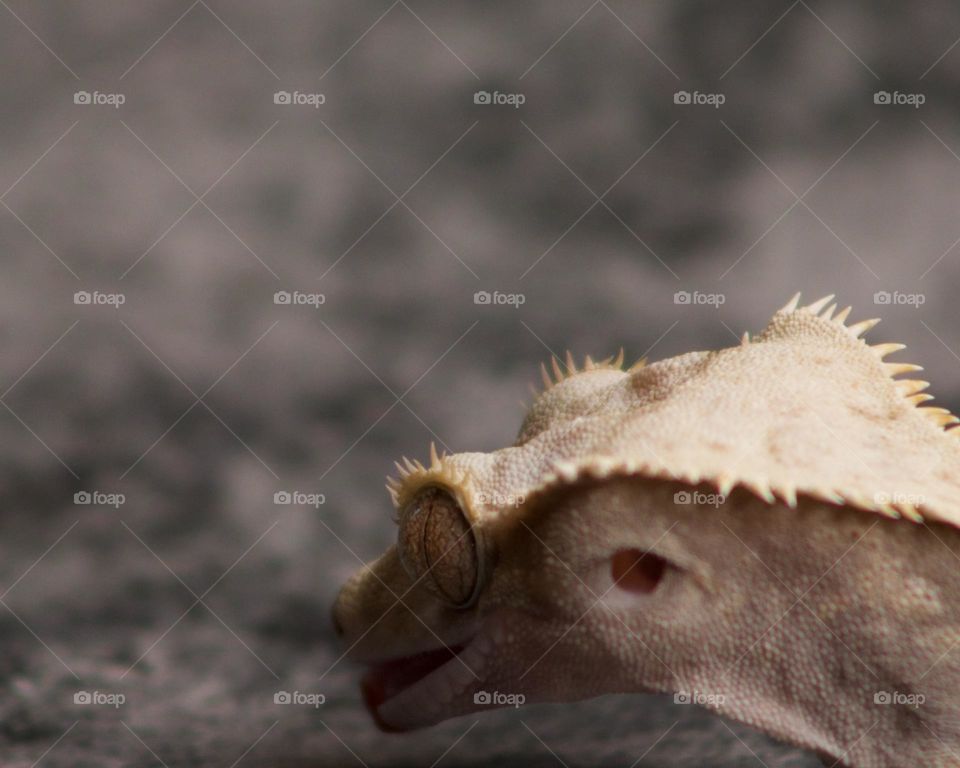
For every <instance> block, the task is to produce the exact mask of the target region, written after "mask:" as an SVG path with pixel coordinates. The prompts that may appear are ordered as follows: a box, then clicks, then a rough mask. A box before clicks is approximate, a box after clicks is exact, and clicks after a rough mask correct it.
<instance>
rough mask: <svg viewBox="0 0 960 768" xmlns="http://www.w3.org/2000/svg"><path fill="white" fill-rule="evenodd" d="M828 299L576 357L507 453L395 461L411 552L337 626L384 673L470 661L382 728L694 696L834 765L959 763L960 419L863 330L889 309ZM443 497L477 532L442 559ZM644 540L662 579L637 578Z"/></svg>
mask: <svg viewBox="0 0 960 768" xmlns="http://www.w3.org/2000/svg"><path fill="white" fill-rule="evenodd" d="M827 301H828V300H821V301H820V302H815V303H814V304H812V305H810V306H808V307H803V308H798V306H797V299H796V298H795V299H794V300H793V301H792V302H791V303H790V304H788V305H787V306H786V307H785V308H784V309H782V310H780V311H779V312H777V313H776V314H775V315H774V317H773V319H772V320H771V322H770V324H769V325H768V327H767V328H766V329H765V330H764V331H763V333H762V334H760V335H759V336H757V337H756V338H754V339H752V340H751V339H749V338H748V337H747V336H745V337H744V341H743V343H742V344H741V345H740V346H738V347H734V348H731V349H724V350H720V351H717V352H695V353H691V354H687V355H681V356H679V357H676V358H671V359H669V360H665V361H662V362H659V363H655V364H652V365H649V366H643V365H642V364H641V365H638V366H634V367H633V368H631V369H630V370H628V371H623V370H620V366H619V362H620V361H619V360H618V361H615V364H613V363H602V364H593V363H592V362H589V359H588V364H587V365H586V366H585V368H584V370H582V371H576V370H575V369H574V368H573V366H572V365H569V368H570V369H571V370H570V372H569V373H568V374H567V375H562V374H561V372H560V371H559V370H557V371H555V373H556V376H555V378H556V381H553V380H550V379H549V377H547V376H545V379H546V380H547V388H546V390H545V391H544V392H543V393H542V394H541V395H540V396H539V397H538V398H537V400H536V401H535V402H534V404H533V405H532V407H531V409H530V411H529V413H528V415H527V418H526V420H525V421H524V424H523V426H522V428H521V431H520V435H519V437H518V439H517V441H516V443H515V444H514V445H513V446H511V447H508V448H504V449H502V450H499V451H495V452H493V453H489V454H484V453H466V454H456V455H453V456H445V457H438V456H436V455H435V454H434V455H433V456H432V462H431V465H430V466H429V467H423V466H422V465H419V464H412V463H409V462H407V463H406V466H404V467H401V476H400V478H398V479H396V480H393V481H391V483H390V485H389V488H390V492H391V495H392V497H393V499H394V503H395V505H396V506H397V509H398V511H399V513H400V517H399V522H400V525H401V538H400V542H401V545H402V547H403V552H404V553H405V560H404V563H401V559H400V554H399V553H398V548H397V547H396V546H394V547H391V548H390V549H389V550H388V551H387V552H386V553H385V554H384V555H383V556H382V557H381V558H380V559H379V560H377V561H376V562H374V563H372V564H371V565H370V566H368V567H367V568H365V569H364V570H363V571H361V572H360V573H358V574H357V575H356V576H355V577H354V578H353V579H351V581H350V582H348V583H347V584H346V585H345V586H344V588H343V591H342V592H341V595H340V597H339V598H338V601H337V605H336V607H335V618H336V621H337V624H338V625H339V627H340V628H341V631H342V633H343V635H344V639H345V641H346V643H347V646H348V648H349V655H350V656H351V657H352V658H354V659H356V660H359V661H363V662H368V663H371V664H373V665H375V666H376V665H379V664H380V663H381V662H384V661H385V660H387V659H395V658H399V657H407V656H411V655H413V654H418V653H421V652H424V651H430V650H433V649H437V648H441V647H443V646H444V645H448V646H457V647H459V646H463V649H462V650H461V651H460V653H459V657H458V658H456V659H451V660H449V661H447V662H446V663H445V664H443V665H442V666H439V667H437V668H436V669H434V670H433V671H432V672H430V673H429V674H427V675H426V676H424V677H422V679H417V675H412V676H410V677H409V678H405V679H404V680H403V685H395V686H394V688H395V689H396V690H391V695H390V696H388V697H386V700H382V699H383V697H379V698H377V697H375V699H374V700H373V701H372V702H371V705H372V706H373V707H374V708H375V710H376V711H375V715H376V716H377V718H378V720H379V721H380V722H381V724H383V725H385V726H387V727H390V728H393V729H410V728H416V727H421V726H425V725H430V724H433V723H437V722H440V721H442V720H444V719H447V718H449V717H453V716H456V715H461V714H466V713H469V712H474V711H477V710H479V709H483V708H485V707H484V705H482V704H481V705H477V704H475V703H474V693H476V692H479V691H494V690H496V691H501V692H510V693H516V694H523V695H524V696H525V697H526V700H527V701H528V702H534V701H565V700H574V699H582V698H587V697H591V696H595V695H599V694H603V693H611V692H625V691H651V690H652V691H667V692H669V691H672V692H691V693H692V692H696V693H697V697H698V700H699V701H700V702H702V703H703V704H705V705H706V706H708V707H709V708H711V709H713V710H715V711H717V712H719V713H721V714H723V715H725V716H728V717H732V718H734V719H737V720H739V721H742V722H744V723H747V724H750V725H753V726H755V727H758V728H760V729H762V730H764V731H766V732H768V733H770V734H772V735H773V736H775V737H777V738H780V739H783V740H786V741H789V742H792V743H794V744H797V745H800V746H802V747H806V748H808V749H811V750H814V751H817V752H818V753H820V754H822V755H824V756H829V759H828V760H827V762H828V764H833V763H834V762H835V761H838V760H839V761H841V762H842V763H843V764H845V765H849V766H854V767H855V768H874V767H877V768H879V767H880V766H903V765H926V766H948V765H949V766H957V765H960V758H958V757H957V755H960V718H958V716H957V715H956V713H955V712H956V707H957V706H960V649H958V650H956V651H954V645H957V644H960V530H958V528H960V440H958V439H957V437H958V436H960V427H958V428H956V429H949V427H952V426H953V424H954V423H956V422H957V419H956V418H955V417H953V416H952V415H950V414H948V413H947V412H945V411H943V410H942V409H934V408H922V407H918V406H919V405H920V403H921V402H923V401H924V400H925V399H927V397H926V396H925V395H919V394H918V393H919V391H920V390H921V389H923V388H925V386H926V384H925V382H918V381H912V380H908V381H896V380H894V378H893V376H895V375H899V374H903V373H908V372H910V371H914V370H917V366H911V365H907V364H902V363H884V362H882V357H883V356H884V355H886V354H889V353H890V352H893V351H896V350H897V349H900V345H879V346H873V347H871V346H868V345H866V344H865V343H864V342H863V341H862V340H861V339H860V338H859V336H860V335H861V334H862V333H863V332H864V331H865V330H867V329H868V328H869V327H871V326H872V325H873V324H874V322H875V321H866V322H864V323H860V324H857V325H853V326H847V325H845V324H844V321H845V319H846V315H847V310H845V311H843V312H841V313H839V314H838V315H837V316H836V317H834V316H833V312H834V309H835V308H834V307H829V308H827V309H826V310H824V306H825V305H826V304H827ZM435 488H440V489H443V490H444V491H445V492H446V493H448V494H449V496H447V497H445V498H448V499H449V503H450V505H451V506H452V507H453V508H454V510H455V511H454V512H452V513H450V514H454V515H459V514H460V512H459V511H457V510H456V508H457V507H459V510H462V516H463V518H465V519H466V521H468V522H467V526H472V528H468V527H466V526H463V523H460V525H461V527H463V528H464V530H470V531H471V532H472V533H471V535H472V537H473V538H470V539H464V538H459V536H458V540H459V543H458V545H457V546H456V547H455V548H454V550H455V559H451V560H440V562H439V566H437V563H436V562H434V561H435V560H437V550H436V545H437V542H436V541H433V539H434V538H437V537H438V534H437V533H435V531H436V529H437V520H438V519H446V518H439V517H431V518H429V519H430V520H431V521H432V522H431V524H430V525H425V526H421V525H419V524H418V522H417V521H418V519H419V518H418V517H417V515H416V514H414V513H412V512H411V511H410V510H416V509H419V508H421V507H418V503H419V502H418V500H420V499H423V498H431V499H433V498H434V497H435V493H434V492H433V491H431V490H429V489H435ZM424 493H430V494H433V496H428V497H425V496H424V495H423V494H424ZM677 494H680V495H679V496H678V495H677ZM718 494H724V495H726V498H725V500H721V499H720V498H717V495H718ZM721 498H722V497H721ZM690 502H692V503H690ZM432 508H433V507H431V509H432ZM438 514H439V513H438ZM451 519H452V520H455V521H459V520H461V518H456V517H455V518H451ZM457 530H459V528H457ZM431 537H433V538H431ZM441 538H442V539H443V543H444V546H443V547H442V549H443V550H444V552H446V551H448V549H450V548H449V547H448V546H447V542H449V541H450V539H451V538H452V537H451V536H449V535H447V536H445V537H441ZM465 541H468V542H470V546H465V545H463V542H465ZM431 547H434V549H433V550H431ZM624 551H627V552H637V553H650V555H649V556H648V557H654V558H656V560H657V561H658V562H660V563H664V564H666V570H665V571H664V572H663V573H662V574H657V575H656V578H655V579H654V581H653V582H651V583H649V584H645V585H644V588H642V589H637V588H634V587H633V585H632V582H631V579H629V578H621V577H622V575H623V574H621V575H620V576H615V574H616V572H617V570H616V567H615V566H614V567H613V568H611V563H612V562H614V556H615V554H616V553H622V552H624ZM424 552H426V553H427V554H426V555H425V554H423V553H424ZM431 552H432V553H433V554H431ZM452 557H453V556H452ZM418 563H419V566H418ZM405 566H406V567H405ZM435 566H437V567H436V571H437V573H444V574H449V573H451V572H453V571H455V570H456V568H459V569H460V578H459V580H458V581H455V583H454V586H455V587H456V586H457V585H462V584H464V583H472V582H469V581H464V579H465V578H466V577H465V576H464V574H466V575H467V577H469V578H471V579H472V578H473V576H474V575H476V579H477V583H478V585H479V587H478V590H477V594H476V597H475V599H474V601H473V602H471V603H470V604H469V605H467V606H465V607H459V608H453V607H450V606H449V605H448V604H446V603H445V601H444V600H442V599H438V597H437V595H438V592H437V589H436V581H434V582H431V579H434V576H435V574H434V568H435ZM449 578H450V577H449V576H444V577H443V579H444V580H445V581H444V583H449ZM617 578H620V579H621V580H620V581H619V582H618V581H617V580H616V579H617ZM441 586H442V584H441ZM448 591H449V590H448ZM441 594H442V593H441ZM398 598H400V600H399V602H398ZM446 602H449V601H446ZM398 664H399V666H401V667H402V666H403V664H404V662H398ZM919 697H923V698H922V703H920V704H919V705H918V701H920V700H921V699H920V698H919ZM887 699H890V702H889V703H885V702H886V700H887Z"/></svg>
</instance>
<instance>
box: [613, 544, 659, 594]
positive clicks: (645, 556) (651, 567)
mask: <svg viewBox="0 0 960 768" xmlns="http://www.w3.org/2000/svg"><path fill="white" fill-rule="evenodd" d="M666 570H667V561H666V560H664V559H663V558H662V557H659V556H658V555H655V554H653V553H652V552H644V551H643V550H640V549H621V550H620V551H619V552H616V553H615V554H614V555H613V557H612V558H610V576H611V578H613V583H614V584H616V585H617V587H619V588H620V589H622V590H624V591H626V592H635V593H638V594H642V595H648V594H650V593H651V592H653V590H655V589H656V588H657V585H658V584H659V583H660V580H661V579H662V578H663V575H664V573H666Z"/></svg>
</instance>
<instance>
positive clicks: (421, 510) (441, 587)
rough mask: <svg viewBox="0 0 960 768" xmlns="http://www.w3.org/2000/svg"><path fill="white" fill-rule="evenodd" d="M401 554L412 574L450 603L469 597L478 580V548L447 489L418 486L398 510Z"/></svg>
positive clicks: (461, 604)
mask: <svg viewBox="0 0 960 768" xmlns="http://www.w3.org/2000/svg"><path fill="white" fill-rule="evenodd" d="M397 546H398V548H399V550H400V560H401V562H403V565H404V567H405V568H406V569H407V572H408V573H409V574H410V576H411V578H413V579H414V580H417V581H419V582H420V583H421V584H423V585H424V586H426V587H427V589H429V590H430V591H431V592H433V593H434V594H435V595H436V596H437V597H438V598H440V599H441V600H442V601H443V602H445V603H447V604H448V605H450V606H453V607H456V608H464V607H466V606H468V605H469V604H470V603H472V602H473V599H474V598H475V597H476V594H477V592H478V591H479V590H478V587H479V586H480V576H481V573H480V553H479V551H478V543H477V538H476V535H475V532H474V530H473V527H472V526H471V524H470V521H469V520H468V519H467V517H466V515H465V514H464V513H463V510H462V509H461V508H460V505H459V504H458V503H457V500H456V499H455V498H454V497H453V496H452V495H451V494H450V493H449V492H448V491H446V490H444V489H443V488H439V487H435V486H434V487H429V488H424V489H423V490H421V491H420V492H419V493H418V494H417V495H416V496H415V497H414V498H413V500H412V501H411V502H410V503H409V504H408V505H407V506H406V508H405V509H404V510H403V511H402V512H401V515H400V531H399V535H398V539H397Z"/></svg>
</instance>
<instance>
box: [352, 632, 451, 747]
mask: <svg viewBox="0 0 960 768" xmlns="http://www.w3.org/2000/svg"><path fill="white" fill-rule="evenodd" d="M460 650H462V649H461V647H459V646H457V647H453V648H451V649H449V650H448V649H446V648H441V649H438V650H436V651H426V652H425V653H418V654H416V655H415V656H407V657H405V658H402V659H394V660H392V661H386V662H383V663H382V664H377V665H376V666H373V667H371V668H370V669H369V670H368V671H367V673H366V674H365V675H364V676H363V680H362V682H361V683H360V689H361V691H362V692H363V699H364V703H365V704H366V705H367V709H368V710H369V711H370V714H371V715H372V716H373V719H374V721H375V722H376V724H377V725H378V726H379V727H380V729H381V730H384V731H393V730H396V729H392V728H390V727H389V726H387V725H386V724H385V723H383V722H382V721H381V720H380V717H379V715H378V713H377V710H378V708H379V707H380V705H381V704H383V703H384V702H385V701H386V700H387V699H390V698H392V697H394V696H396V695H397V694H398V693H400V691H402V690H403V689H404V688H408V687H409V686H411V685H413V684H414V683H415V682H417V681H418V680H421V679H422V678H424V677H426V676H427V675H428V674H430V673H431V672H433V670H435V669H437V668H438V667H440V666H442V665H443V664H445V663H446V662H448V661H449V660H450V659H452V658H453V657H454V656H456V654H457V653H459V652H460Z"/></svg>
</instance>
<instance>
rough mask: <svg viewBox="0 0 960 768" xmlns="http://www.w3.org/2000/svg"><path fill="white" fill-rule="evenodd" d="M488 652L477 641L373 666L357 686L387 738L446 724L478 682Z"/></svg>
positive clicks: (486, 643) (481, 640)
mask: <svg viewBox="0 0 960 768" xmlns="http://www.w3.org/2000/svg"><path fill="white" fill-rule="evenodd" d="M489 652H490V644H489V641H488V640H487V639H486V638H482V637H475V638H474V639H473V640H471V641H469V642H468V643H466V644H464V645H453V646H448V647H444V648H438V649H434V650H430V651H425V652H423V653H418V654H414V655H412V656H403V657H397V658H392V659H387V660H386V661H382V662H378V663H376V664H372V665H371V666H370V668H369V669H368V670H367V673H366V674H365V675H364V677H363V681H362V682H361V691H362V693H363V699H364V703H365V704H366V706H367V709H368V710H369V712H370V714H371V716H372V717H373V720H374V722H375V723H376V724H377V726H378V727H379V728H380V729H381V730H382V731H386V732H390V733H399V732H403V731H410V730H414V729H415V728H422V727H424V726H427V725H432V724H434V723H437V722H440V721H441V720H445V719H446V718H447V717H449V716H450V715H451V714H452V712H451V705H452V704H453V702H454V700H455V699H457V698H459V697H461V696H462V695H463V694H464V693H465V692H466V691H467V689H468V688H471V687H472V685H473V684H474V683H476V682H477V681H478V680H479V679H480V675H481V674H482V670H483V668H484V667H485V666H486V659H487V656H488V654H489Z"/></svg>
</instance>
